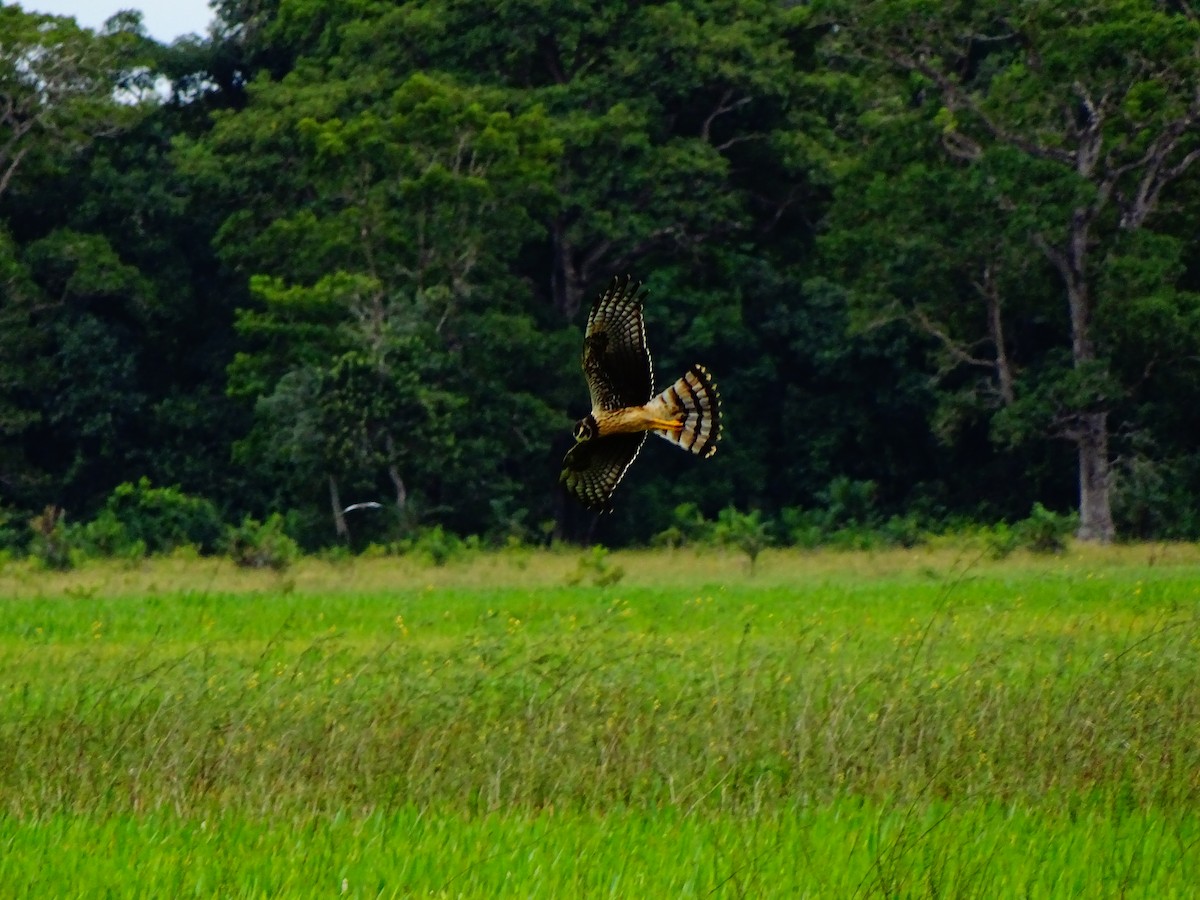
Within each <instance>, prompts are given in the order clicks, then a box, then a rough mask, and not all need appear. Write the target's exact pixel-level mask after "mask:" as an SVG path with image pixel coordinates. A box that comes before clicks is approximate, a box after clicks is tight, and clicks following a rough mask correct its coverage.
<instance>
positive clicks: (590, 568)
mask: <svg viewBox="0 0 1200 900" xmlns="http://www.w3.org/2000/svg"><path fill="white" fill-rule="evenodd" d="M624 577H625V570H624V569H623V568H621V567H620V566H614V565H613V564H612V560H610V559H609V558H608V548H607V547H602V546H601V545H600V544H596V545H595V546H594V547H592V548H591V549H590V550H589V551H588V552H586V553H584V554H582V555H581V556H580V557H579V562H578V564H577V565H576V567H575V571H574V572H573V573H571V574H570V575H568V576H567V584H569V585H572V586H574V585H577V584H581V583H582V582H583V581H584V580H587V581H590V582H591V583H592V584H594V585H595V586H596V587H608V586H609V585H613V584H616V583H617V582H618V581H620V580H621V579H622V578H624Z"/></svg>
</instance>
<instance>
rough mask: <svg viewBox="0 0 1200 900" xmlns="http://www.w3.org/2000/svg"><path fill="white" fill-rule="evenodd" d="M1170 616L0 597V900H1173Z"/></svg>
mask: <svg viewBox="0 0 1200 900" xmlns="http://www.w3.org/2000/svg"><path fill="white" fill-rule="evenodd" d="M581 561H586V562H584V563H583V565H582V566H581V565H580V563H581ZM577 568H579V569H584V570H588V571H596V572H598V571H600V570H601V569H605V568H607V571H609V572H613V571H615V570H618V569H619V570H621V572H622V573H623V577H622V578H621V579H620V580H619V582H618V583H616V584H609V585H608V586H604V585H603V584H602V583H601V582H600V581H592V580H590V579H588V580H585V581H583V582H582V583H580V584H578V586H573V587H569V586H567V583H568V582H569V581H574V580H575V573H576V569H577ZM664 572H669V573H670V574H671V577H670V578H669V579H667V582H668V583H666V584H664V579H663V577H662V575H663V573H664ZM1198 585H1200V561H1198V556H1197V552H1196V549H1195V547H1190V546H1173V547H1159V548H1152V547H1147V546H1132V547H1128V548H1125V547H1119V548H1106V549H1103V550H1100V549H1095V548H1088V547H1082V548H1077V549H1075V550H1073V551H1072V552H1071V553H1070V554H1068V555H1067V556H1065V557H1053V558H1052V557H1044V556H1043V557H1025V556H1020V557H1016V558H1010V559H1008V560H1005V561H1004V562H1003V563H995V562H991V561H989V560H987V559H986V557H980V556H979V554H976V553H966V552H964V551H963V548H961V547H953V548H948V549H942V550H919V551H899V552H893V553H887V554H870V555H868V554H841V553H837V554H829V553H814V554H798V553H794V552H788V553H778V552H772V551H768V552H764V553H763V555H762V556H761V557H760V558H759V561H758V572H757V574H756V576H755V578H754V579H753V580H748V579H746V578H745V577H744V575H743V564H742V562H741V560H739V559H737V558H736V557H735V556H733V555H730V556H726V557H724V558H722V556H721V555H720V554H716V553H712V552H704V553H697V552H694V551H692V550H688V549H677V550H672V551H665V550H664V551H658V552H655V553H645V552H628V551H626V552H621V553H614V554H612V558H609V559H607V560H603V561H599V557H598V555H597V554H596V553H595V552H594V550H582V551H574V552H571V551H565V550H564V551H536V552H532V553H531V552H530V551H528V550H520V551H510V552H503V553H494V554H489V555H484V556H479V557H476V558H473V559H470V560H467V561H464V562H461V563H453V564H451V565H448V566H435V565H433V564H432V562H428V563H426V562H421V561H419V560H417V559H415V558H414V559H409V560H399V561H397V560H393V559H386V560H371V559H364V558H361V557H359V558H356V559H354V560H351V561H348V562H347V561H339V562H332V563H331V562H318V561H316V560H312V559H309V560H304V561H301V562H300V563H298V564H297V568H296V569H294V570H291V571H289V572H287V573H285V574H283V575H280V574H277V573H274V572H269V571H248V570H243V569H237V568H235V567H233V566H230V565H229V564H228V563H227V562H225V561H224V560H211V559H207V560H206V559H201V560H195V559H192V560H177V559H176V560H167V559H162V560H156V561H153V562H150V563H139V564H138V565H137V566H133V567H131V566H129V565H127V564H125V563H108V564H102V563H97V564H93V565H92V566H89V567H87V568H84V569H81V570H78V571H74V572H68V573H38V572H36V571H33V570H32V568H31V566H30V564H28V563H26V562H15V563H9V564H8V565H7V566H4V567H0V592H3V594H4V596H5V597H6V598H7V600H6V602H5V603H4V604H3V605H2V606H0V742H2V743H3V746H4V747H5V753H4V754H3V756H2V757H0V798H2V799H0V842H3V844H4V847H5V852H4V853H3V854H0V877H2V878H4V880H5V883H7V884H13V885H20V886H21V888H22V889H25V890H27V891H28V892H29V893H30V894H31V895H33V894H36V895H53V894H78V893H90V894H106V895H109V896H131V897H132V896H146V895H148V894H155V895H159V894H169V895H173V896H175V895H192V894H206V895H207V894H213V893H219V894H221V895H222V896H230V897H241V896H246V897H250V896H263V895H276V894H281V893H282V894H287V895H289V896H329V895H331V894H337V893H338V892H339V891H341V892H342V893H345V894H347V895H349V896H372V897H376V896H384V897H391V896H412V895H418V896H425V895H433V896H443V895H445V896H468V897H495V896H535V897H562V896H580V895H583V896H591V895H598V894H603V895H605V896H621V897H645V896H656V897H657V896H672V897H675V896H697V897H700V896H730V897H734V896H755V897H776V896H777V897H794V896H801V895H804V894H807V895H811V896H879V897H895V896H914V897H915V896H930V897H934V896H937V897H944V896H948V895H949V896H1110V895H1112V894H1113V893H1114V892H1117V891H1120V892H1123V893H1125V894H1127V895H1129V896H1186V895H1187V894H1188V893H1189V892H1190V890H1191V887H1192V886H1193V885H1194V884H1195V881H1196V878H1197V877H1198V876H1200V870H1198V869H1197V865H1198V861H1197V858H1196V855H1195V853H1194V852H1193V851H1194V844H1195V841H1196V840H1197V837H1198V836H1200V819H1198V817H1197V800H1198V799H1200V775H1198V773H1200V744H1197V742H1196V740H1195V736H1196V734H1197V729H1200V681H1198V680H1197V679H1196V677H1195V657H1196V651H1197V647H1198V646H1200V616H1198V611H1200V587H1198ZM48 601H49V602H48ZM343 885H344V886H343Z"/></svg>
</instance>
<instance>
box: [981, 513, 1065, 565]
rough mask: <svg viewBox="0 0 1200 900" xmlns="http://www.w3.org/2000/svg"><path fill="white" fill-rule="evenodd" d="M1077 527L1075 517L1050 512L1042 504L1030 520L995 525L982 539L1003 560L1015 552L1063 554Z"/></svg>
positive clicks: (985, 532) (1030, 514)
mask: <svg viewBox="0 0 1200 900" xmlns="http://www.w3.org/2000/svg"><path fill="white" fill-rule="evenodd" d="M1078 527H1079V517H1078V516H1077V515H1075V514H1074V513H1071V514H1069V515H1063V514H1061V513H1056V512H1051V511H1050V510H1048V509H1046V507H1044V506H1042V504H1040V503H1035V504H1033V509H1032V510H1031V511H1030V513H1029V518H1027V519H1022V520H1021V521H1019V522H1016V523H1014V524H1012V525H1008V524H1007V523H1004V522H998V523H997V524H995V525H993V526H991V528H988V529H985V530H984V536H985V541H986V542H987V545H988V548H989V549H990V550H991V553H992V556H994V557H996V558H997V559H1003V558H1004V557H1005V556H1008V555H1009V554H1010V553H1012V552H1013V551H1015V550H1031V551H1033V552H1034V553H1062V552H1063V551H1064V550H1066V549H1067V542H1068V541H1069V540H1070V538H1071V535H1072V534H1074V533H1075V530H1076V529H1077V528H1078Z"/></svg>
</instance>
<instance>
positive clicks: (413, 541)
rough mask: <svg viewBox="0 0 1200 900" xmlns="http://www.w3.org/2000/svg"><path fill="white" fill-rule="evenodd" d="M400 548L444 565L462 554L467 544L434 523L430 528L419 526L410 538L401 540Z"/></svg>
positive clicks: (475, 541) (451, 532) (436, 564)
mask: <svg viewBox="0 0 1200 900" xmlns="http://www.w3.org/2000/svg"><path fill="white" fill-rule="evenodd" d="M472 544H473V545H477V544H478V538H476V539H474V541H473V542H472ZM401 549H402V550H403V551H404V552H407V553H416V554H418V555H420V556H423V557H425V559H426V560H428V561H429V562H431V563H433V564H434V565H435V566H444V565H446V563H448V562H450V561H451V560H452V559H457V558H458V557H460V556H462V555H463V554H464V553H465V552H466V551H467V549H468V545H467V543H466V542H465V541H464V540H463V539H462V538H460V537H459V536H458V535H457V534H455V533H454V532H453V531H447V530H446V529H444V528H443V527H442V526H441V525H434V526H433V527H432V528H421V529H419V530H418V531H417V532H416V534H414V535H413V536H412V537H411V538H409V539H408V540H406V541H402V542H401Z"/></svg>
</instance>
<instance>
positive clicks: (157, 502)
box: [94, 478, 221, 553]
mask: <svg viewBox="0 0 1200 900" xmlns="http://www.w3.org/2000/svg"><path fill="white" fill-rule="evenodd" d="M106 517H107V519H108V520H109V521H106V522H101V520H102V519H105V518H106ZM94 521H95V522H97V523H101V524H100V525H99V526H98V534H97V536H98V537H102V538H107V539H109V540H112V541H116V540H124V541H125V542H127V544H133V545H136V543H137V542H138V541H141V542H142V544H143V545H144V547H145V552H149V553H166V552H169V551H171V550H174V549H175V548H176V547H179V546H182V545H184V544H194V545H195V546H196V547H198V548H199V549H200V550H201V551H212V550H214V549H216V546H217V543H218V541H219V540H220V538H221V516H220V514H219V513H218V512H217V508H216V507H215V506H214V505H213V503H212V502H211V501H210V500H206V499H205V498H203V497H193V496H191V495H189V494H185V493H183V491H182V490H180V489H179V486H178V485H175V486H173V487H165V488H156V487H154V486H152V485H151V484H150V479H148V478H141V479H139V480H138V482H137V483H136V484H131V483H130V482H125V483H123V484H119V485H117V487H116V489H114V490H113V492H112V493H111V494H110V495H109V497H108V500H107V501H106V502H105V504H104V508H103V510H101V512H100V514H99V515H98V516H97V517H96V519H95V520H94ZM113 523H120V525H122V526H124V534H123V535H122V534H120V532H119V531H118V530H117V529H116V528H115V527H114V525H113ZM124 549H128V547H121V546H117V545H114V546H111V547H109V552H110V553H120V552H121V551H122V550H124Z"/></svg>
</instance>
